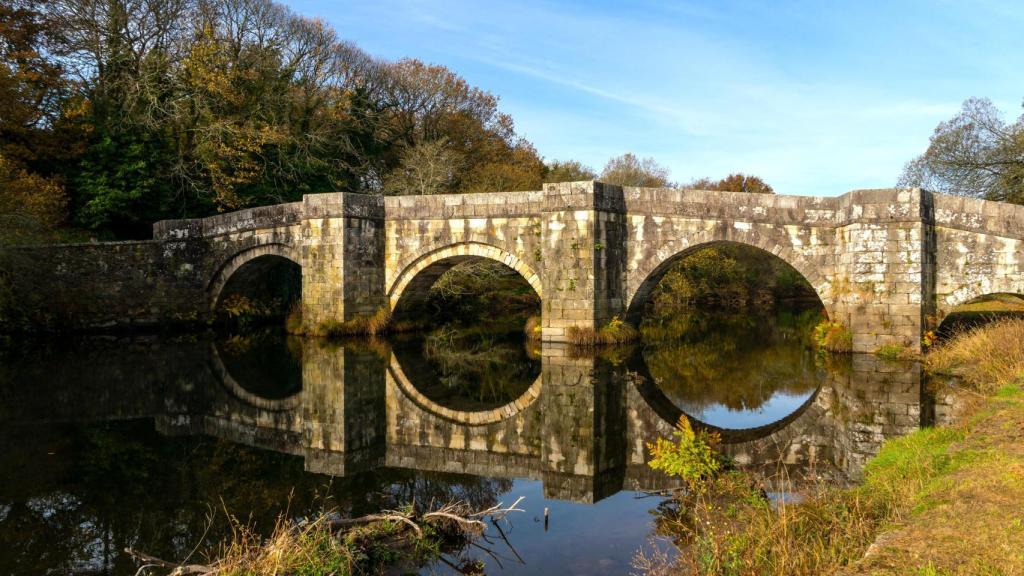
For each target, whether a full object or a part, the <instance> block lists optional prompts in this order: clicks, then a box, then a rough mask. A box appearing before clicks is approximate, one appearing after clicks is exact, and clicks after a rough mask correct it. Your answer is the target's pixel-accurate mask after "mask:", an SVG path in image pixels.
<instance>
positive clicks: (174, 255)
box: [0, 182, 1024, 352]
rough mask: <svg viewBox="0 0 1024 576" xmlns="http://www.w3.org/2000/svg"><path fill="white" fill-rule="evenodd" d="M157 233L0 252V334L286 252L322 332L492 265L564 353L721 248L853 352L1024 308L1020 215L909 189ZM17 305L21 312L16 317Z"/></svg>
mask: <svg viewBox="0 0 1024 576" xmlns="http://www.w3.org/2000/svg"><path fill="white" fill-rule="evenodd" d="M153 235H154V239H153V240H152V241H144V242H118V243H95V244H88V245H65V246H43V247H25V248H8V249H4V250H2V251H0V257H2V258H0V260H2V262H0V268H2V269H3V271H4V272H6V274H5V279H4V282H6V283H7V285H8V288H7V292H8V294H7V296H6V298H7V304H4V303H0V304H2V306H0V310H4V309H6V310H7V312H5V313H4V314H6V320H5V319H4V318H0V322H6V323H7V325H8V326H11V325H17V326H29V327H31V326H35V325H39V324H46V325H49V326H51V327H57V326H60V327H71V328H98V327H116V326H131V325H139V324H146V325H151V324H161V323H167V322H178V321H186V322H187V321H205V320H206V319H208V318H209V315H210V303H211V302H214V301H216V297H217V295H216V294H214V293H213V292H216V290H217V289H218V288H219V287H220V286H223V285H224V281H225V280H226V278H223V276H225V275H230V274H231V273H232V272H233V271H234V270H236V269H238V268H240V267H241V266H243V265H245V264H246V262H247V261H248V260H250V259H255V258H260V257H264V256H268V255H279V256H283V257H286V258H290V259H293V260H295V261H296V262H297V263H298V264H299V265H301V267H302V279H303V288H302V295H303V312H304V320H305V321H306V322H307V325H310V326H316V325H319V324H321V323H323V322H327V321H346V320H351V319H353V318H355V317H357V316H361V315H369V314H373V313H374V312H375V311H377V310H379V309H380V308H382V307H386V306H389V305H390V303H394V302H398V301H399V300H400V298H401V297H402V295H403V293H404V291H408V290H420V291H422V290H425V289H428V288H429V285H430V284H431V282H430V281H431V280H432V279H436V277H437V276H438V275H439V274H440V272H443V270H444V269H447V267H451V266H452V265H454V264H457V263H458V262H461V261H464V260H466V259H469V258H493V259H496V260H499V261H502V262H504V263H506V264H508V265H509V266H510V267H513V268H514V269H516V270H517V271H519V272H520V273H521V274H523V275H524V277H526V278H527V280H528V281H529V282H530V283H531V284H532V285H533V286H534V287H535V288H537V291H538V293H539V294H540V295H541V297H542V309H543V310H542V333H543V337H544V338H545V339H547V340H549V341H562V340H566V339H567V338H568V337H569V331H570V328H571V327H573V326H576V327H579V328H582V329H597V328H599V327H600V326H601V325H602V324H604V323H606V322H608V321H609V320H611V319H612V318H613V317H615V316H625V317H627V318H634V319H635V317H636V315H637V314H638V312H639V311H640V310H642V308H643V305H644V302H645V301H646V298H647V297H648V296H649V294H650V290H651V288H652V287H653V286H654V285H656V284H657V281H658V280H659V279H660V278H661V276H662V275H663V274H664V272H665V271H666V270H667V269H668V268H669V266H670V265H671V263H672V262H674V261H676V260H678V259H679V258H681V257H684V256H685V255H686V254H688V253H690V252H692V251H693V250H696V249H698V248H700V247H702V246H706V245H711V244H713V243H717V242H735V243H741V244H747V245H751V246H755V247H758V248H761V249H763V250H765V251H767V252H769V253H771V254H774V255H776V256H778V257H779V258H781V259H782V260H784V261H786V262H787V263H789V264H791V265H792V266H793V267H794V268H795V269H796V270H797V271H798V272H800V273H801V274H802V275H803V276H804V277H805V278H806V279H807V280H808V281H809V282H810V283H811V285H812V286H813V287H814V288H815V290H816V291H817V293H818V295H819V297H820V298H821V300H822V303H823V304H824V305H825V308H826V310H827V311H828V313H829V315H830V316H831V317H832V318H833V319H836V320H839V321H841V322H843V323H845V324H847V326H849V327H850V328H851V329H852V331H853V336H854V338H853V340H854V349H855V350H857V351H863V352H870V351H873V350H874V349H876V348H877V347H878V346H880V345H882V344H888V343H898V344H901V345H906V346H910V347H916V346H918V345H919V343H920V337H921V333H922V332H923V331H925V330H928V329H930V328H933V327H934V326H935V324H936V323H937V322H938V321H939V320H941V318H942V316H943V315H945V314H946V313H947V312H948V311H949V310H951V309H952V308H953V307H955V306H956V305H958V304H961V303H963V302H966V301H968V300H970V299H971V298H974V297H977V296H981V295H984V294H987V293H992V292H1016V293H1024V256H1022V254H1024V251H1022V250H1021V242H1022V241H1024V206H1013V205H1008V204H1002V203H997V202H987V201H984V200H976V199H968V198H958V197H950V196H944V195H941V194H932V193H929V192H922V191H920V190H916V189H883V190H856V191H852V192H848V193H846V194H844V195H842V196H838V197H830V198H819V197H796V196H778V195H765V194H746V193H732V192H714V191H707V190H676V189H661V188H659V189H650V188H630V187H626V188H623V187H619V186H615V185H610V184H604V183H601V182H569V183H557V184H546V185H545V186H544V189H543V190H540V191H527V192H499V193H481V194H462V195H456V194H441V195H435V196H398V197H387V198H381V197H377V196H368V195H361V194H349V193H327V194H310V195H306V196H304V197H303V200H302V201H301V202H292V203H288V204H281V205H277V206H266V207H260V208H252V209H247V210H242V211H238V212H233V213H229V214H220V215H217V216H213V217H210V218H203V219H196V220H171V221H164V222H158V223H156V224H155V225H154V227H153ZM420 275H421V276H422V278H421V279H422V280H423V281H419V280H417V281H415V282H414V281H412V280H413V277H415V276H420ZM12 304H13V305H14V306H15V307H20V309H21V310H20V311H17V312H16V313H12V312H10V309H11V307H12ZM4 307H6V308H4ZM12 318H13V320H12Z"/></svg>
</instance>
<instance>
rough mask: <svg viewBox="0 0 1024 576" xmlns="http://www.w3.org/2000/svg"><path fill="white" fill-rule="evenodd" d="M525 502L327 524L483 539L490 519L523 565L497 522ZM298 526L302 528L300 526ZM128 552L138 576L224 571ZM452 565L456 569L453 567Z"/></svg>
mask: <svg viewBox="0 0 1024 576" xmlns="http://www.w3.org/2000/svg"><path fill="white" fill-rule="evenodd" d="M522 501H523V497H522V496H520V497H519V499H517V500H516V501H515V502H514V503H513V504H512V505H511V506H508V507H504V506H503V505H502V504H501V503H498V504H496V505H494V506H491V507H490V508H487V509H485V510H480V511H477V512H471V511H470V510H469V508H468V506H467V505H466V504H464V503H461V502H451V503H448V504H445V505H444V506H442V507H441V508H439V509H437V510H433V511H431V512H424V513H422V514H416V513H414V512H410V513H404V512H398V511H396V510H382V511H381V512H379V513H377V514H367V515H366V516H360V517H358V518H336V519H332V520H329V521H328V525H329V526H330V527H331V529H332V530H333V529H340V528H344V527H347V526H358V525H362V524H370V523H373V522H400V523H402V524H405V525H406V526H408V527H409V528H410V529H411V530H412V531H413V532H414V533H415V534H416V537H417V538H422V537H423V529H422V528H421V527H420V524H421V523H428V524H438V523H443V524H446V525H448V526H456V527H458V529H459V531H461V532H462V533H464V534H466V535H467V536H471V537H472V536H482V537H483V538H484V539H486V536H484V532H485V531H486V529H487V524H485V523H484V522H483V520H482V518H489V519H490V521H491V524H492V525H494V527H495V528H497V529H498V533H499V534H500V536H501V539H502V540H503V541H504V542H505V544H507V545H508V547H509V549H511V550H512V552H513V554H515V555H516V559H517V560H519V562H521V563H524V562H523V560H522V558H521V557H520V556H519V554H518V553H517V552H516V551H515V549H514V548H512V544H511V543H510V542H509V541H508V538H507V537H506V536H505V532H504V531H503V530H502V529H501V527H500V526H499V525H498V521H499V520H503V519H504V518H505V517H506V516H508V514H509V513H511V512H523V510H522V509H521V508H518V506H519V503H520V502H522ZM299 526H301V524H300V525H299ZM299 526H297V527H299ZM487 542H488V543H490V542H491V541H490V540H487ZM468 544H469V545H472V546H475V547H477V548H479V549H481V550H483V551H484V552H486V553H487V554H488V555H490V556H491V557H492V558H494V560H495V561H496V562H498V564H499V565H500V564H501V561H500V560H499V559H498V557H497V555H496V554H495V553H494V551H493V550H491V549H489V548H487V547H484V546H480V545H479V544H477V543H475V542H473V540H471V539H470V540H468ZM125 552H126V553H127V554H128V555H129V556H131V557H132V558H134V559H135V560H136V561H137V562H138V563H139V565H140V566H139V569H138V571H137V572H136V573H135V574H136V576H141V575H142V574H145V573H146V571H147V570H148V569H150V568H158V569H161V570H170V572H169V573H168V576H217V575H218V574H220V573H221V568H220V567H218V566H217V564H216V563H214V564H213V565H204V564H177V563H174V562H168V561H166V560H162V559H160V558H157V557H155V556H150V555H148V554H144V553H142V552H139V551H137V550H133V549H131V548H126V549H125ZM440 560H441V561H442V562H444V563H446V564H448V563H449V561H448V560H447V559H445V558H444V557H441V558H440ZM449 565H450V566H452V567H453V568H455V567H456V566H454V565H452V564H449ZM463 570H470V571H467V572H463V573H466V574H470V573H473V572H472V571H471V570H472V568H470V567H462V568H459V571H460V572H462V571H463Z"/></svg>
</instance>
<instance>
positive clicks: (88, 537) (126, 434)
mask: <svg viewBox="0 0 1024 576" xmlns="http://www.w3.org/2000/svg"><path fill="white" fill-rule="evenodd" d="M0 432H2V433H0V469H3V470H17V471H18V473H17V474H4V475H0V476H2V478H0V494H3V495H4V496H3V498H4V500H0V573H4V574H8V573H18V574H22V573H25V574H29V573H33V574H34V573H47V572H48V573H71V572H78V571H83V570H84V571H87V572H109V573H112V574H126V575H127V574H134V573H135V569H136V566H135V565H134V562H132V561H130V560H129V559H128V558H127V557H125V556H124V555H123V554H122V551H123V550H124V548H126V547H133V548H136V549H141V550H145V551H147V552H149V553H152V554H154V555H157V556H160V557H164V558H184V557H186V556H187V555H188V554H189V552H191V551H192V549H193V547H195V546H196V545H197V544H199V545H200V550H204V549H206V550H210V549H213V548H214V547H216V546H217V545H218V544H219V543H220V542H221V541H222V540H224V539H225V538H227V537H228V536H229V535H230V533H231V531H230V526H229V523H228V522H227V519H226V517H225V511H227V512H229V513H232V514H237V515H238V519H239V521H241V522H243V523H249V524H251V525H252V526H254V527H255V529H256V530H257V531H258V532H260V533H265V534H268V533H269V531H270V530H271V529H272V528H273V524H274V521H275V519H276V518H277V517H278V515H279V514H281V513H283V512H287V513H288V514H289V515H290V516H291V517H294V518H298V517H301V516H304V515H308V514H312V513H315V512H318V511H320V510H322V509H324V508H327V509H337V510H339V511H340V512H341V513H343V514H351V515H362V514H366V513H371V512H375V511H378V510H379V509H381V508H382V507H387V508H394V507H396V506H397V505H398V504H400V503H408V502H411V501H413V500H415V501H416V502H417V503H418V504H420V505H424V506H426V505H428V504H429V503H430V502H431V501H434V502H447V501H450V500H454V499H459V500H464V501H466V502H469V503H470V504H471V505H472V506H474V507H478V508H485V507H487V506H490V505H492V504H494V503H496V502H497V501H498V499H499V497H500V495H501V494H502V493H504V492H506V491H508V490H509V489H510V488H511V481H510V480H495V479H488V478H474V477H469V476H456V475H446V474H428V475H423V474H420V473H416V472H411V471H398V470H388V469H380V470H375V471H372V472H370V473H368V474H362V475H357V476H354V477H346V478H333V479H332V478H330V477H327V476H321V475H317V474H310V473H307V472H304V471H303V462H302V459H301V458H298V457H295V456H288V455H284V454H279V453H274V452H268V451H263V450H257V449H253V448H247V447H244V446H241V445H237V444H232V443H229V442H225V441H218V440H212V439H208V438H197V437H184V438H166V437H163V436H160V435H158V434H157V433H155V432H154V431H153V429H152V425H151V424H149V423H146V422H142V421H136V422H122V423H116V424H107V425H90V426H60V427H58V426H41V427H36V426H33V427H31V428H28V427H25V428H20V429H16V430H2V431H0ZM48 452H53V454H52V455H49V456H47V453H48ZM211 516H213V517H214V521H213V523H212V525H210V527H209V530H207V525H208V524H209V518H210V517H211ZM204 535H205V536H204Z"/></svg>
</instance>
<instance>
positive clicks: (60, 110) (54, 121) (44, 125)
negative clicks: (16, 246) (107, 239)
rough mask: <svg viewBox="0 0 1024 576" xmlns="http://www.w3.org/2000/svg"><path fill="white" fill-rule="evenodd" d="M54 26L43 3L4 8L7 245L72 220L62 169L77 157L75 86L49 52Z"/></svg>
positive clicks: (3, 216) (0, 61) (2, 140)
mask: <svg viewBox="0 0 1024 576" xmlns="http://www.w3.org/2000/svg"><path fill="white" fill-rule="evenodd" d="M53 32H54V28H53V22H52V21H51V20H50V19H49V18H48V16H47V14H46V13H45V12H44V11H43V10H41V9H40V5H39V4H38V3H36V2H27V1H23V0H15V1H12V2H6V3H3V4H0V109H2V112H0V231H2V232H0V243H3V242H10V241H15V240H17V241H23V242H31V241H36V240H39V239H45V238H46V237H47V236H48V232H49V231H50V230H51V229H53V228H54V227H56V226H58V225H60V224H61V223H63V222H64V221H65V219H66V217H67V212H66V209H67V203H68V200H67V194H66V192H65V188H64V185H63V181H62V179H61V177H60V173H59V167H60V165H61V163H62V162H63V161H64V160H65V159H66V158H67V155H68V154H69V153H70V152H72V151H73V148H74V142H73V138H65V136H68V135H69V130H68V128H67V123H66V122H65V121H64V119H63V118H62V116H63V115H64V113H65V110H64V106H65V103H66V97H67V94H68V92H69V91H70V89H71V83H70V81H69V80H67V79H66V78H65V77H64V71H63V69H62V67H61V66H60V64H59V63H58V62H56V61H54V59H53V58H52V57H50V56H49V55H48V53H47V46H46V42H47V37H48V35H49V34H52V33H53Z"/></svg>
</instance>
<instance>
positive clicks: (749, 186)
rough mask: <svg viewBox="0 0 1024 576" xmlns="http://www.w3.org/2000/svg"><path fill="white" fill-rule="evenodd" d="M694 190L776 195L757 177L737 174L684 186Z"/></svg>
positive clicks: (696, 181) (702, 179)
mask: <svg viewBox="0 0 1024 576" xmlns="http://www.w3.org/2000/svg"><path fill="white" fill-rule="evenodd" d="M684 188H690V189H692V190H718V191H720V192H749V193H752V194H774V193H775V190H773V189H772V187H771V186H769V185H768V184H767V183H766V182H765V181H764V180H762V179H760V178H758V177H757V176H748V175H746V174H742V173H739V172H737V173H735V174H730V175H728V176H726V177H725V178H722V179H721V180H711V179H710V178H700V179H698V180H694V181H693V182H691V183H689V184H687V185H686V186H684Z"/></svg>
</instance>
